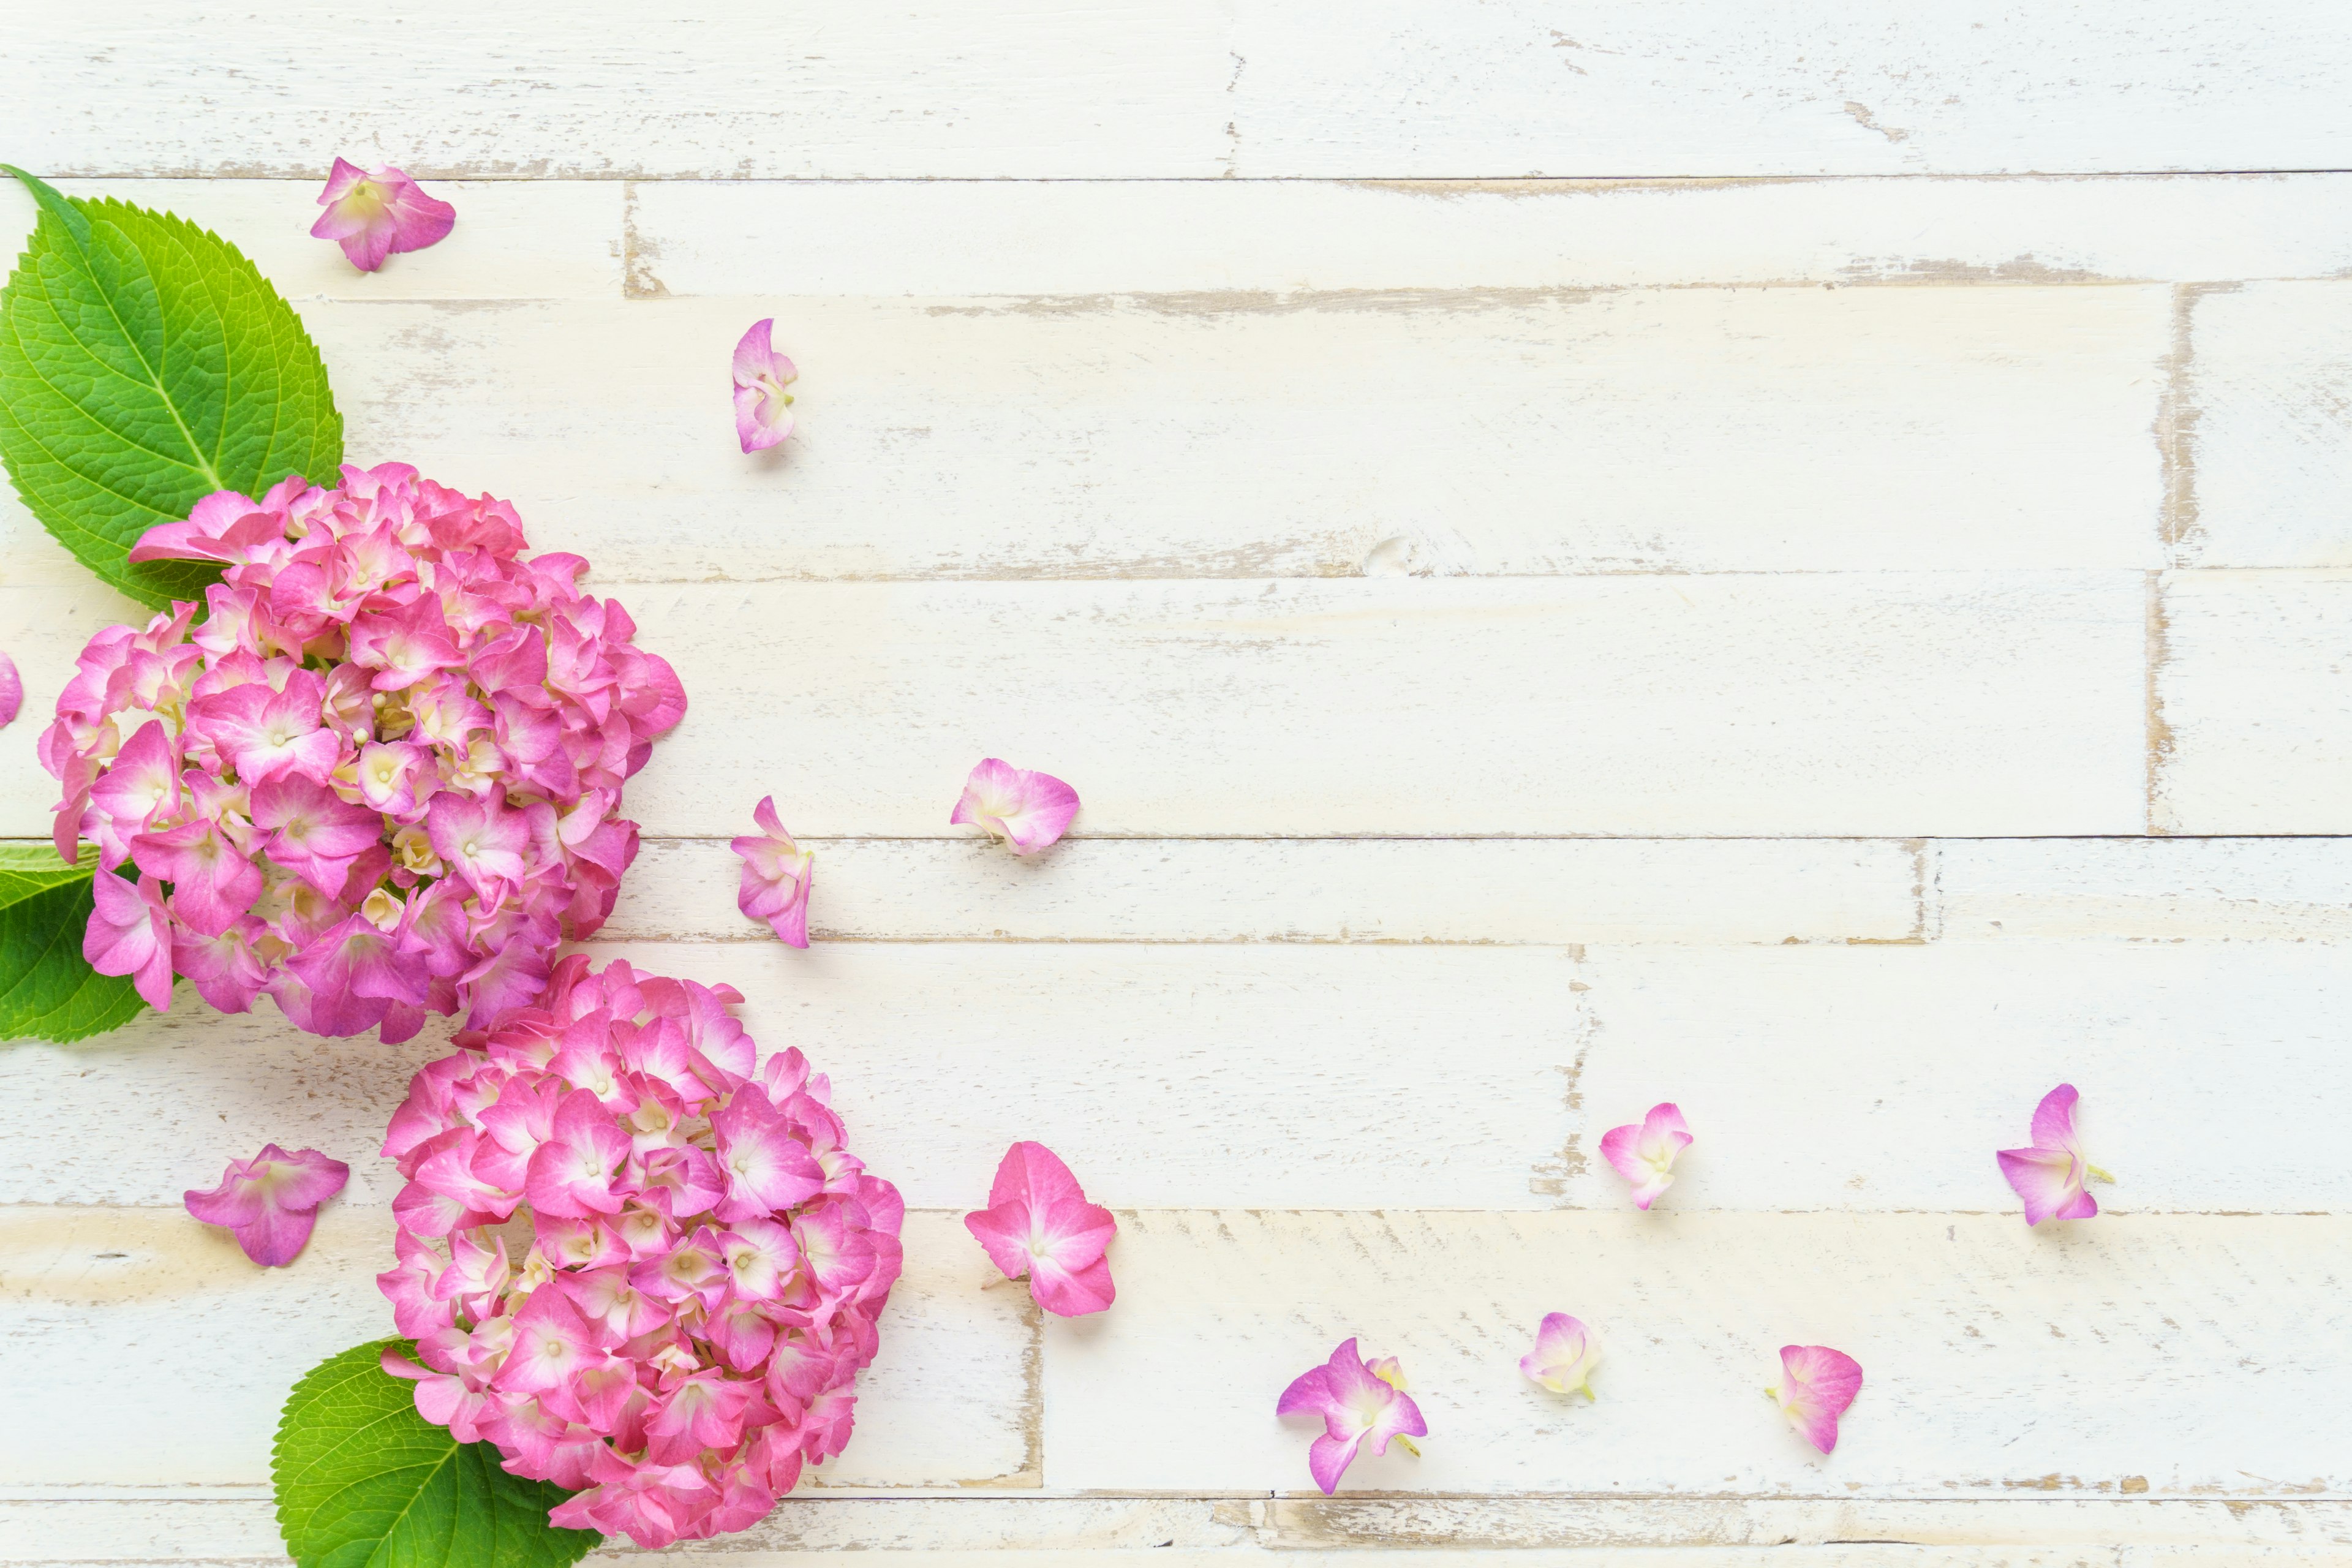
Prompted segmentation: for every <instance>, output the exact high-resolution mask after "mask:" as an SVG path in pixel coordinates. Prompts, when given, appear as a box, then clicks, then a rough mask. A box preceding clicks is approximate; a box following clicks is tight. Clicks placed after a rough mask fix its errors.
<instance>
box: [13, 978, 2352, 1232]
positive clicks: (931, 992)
mask: <svg viewBox="0 0 2352 1568" xmlns="http://www.w3.org/2000/svg"><path fill="white" fill-rule="evenodd" d="M590 951H591V952H592V955H593V957H594V958H596V959H597V961H598V962H603V961H604V960H605V959H607V958H610V957H613V956H625V957H627V958H628V959H629V961H630V962H632V963H635V964H637V965H638V966H640V967H642V968H646V969H650V970H652V971H654V972H656V973H670V974H682V975H686V976H688V977H691V978H694V979H698V980H701V981H704V982H706V983H719V982H724V983H727V984H733V985H735V986H736V987H737V988H738V989H740V991H741V992H742V993H743V994H744V995H745V997H746V1003H745V1005H744V1008H743V1013H742V1016H743V1018H744V1020H745V1023H746V1025H747V1026H748V1027H749V1028H750V1029H751V1032H752V1034H753V1036H754V1037H756V1038H757V1039H758V1040H759V1041H760V1043H761V1046H762V1047H764V1048H766V1049H769V1050H775V1049H779V1048H782V1047H783V1046H784V1045H786V1044H793V1045H797V1046H799V1047H801V1048H802V1049H803V1050H804V1051H806V1052H807V1053H808V1054H809V1056H810V1057H811V1058H812V1059H813V1060H814V1062H815V1064H816V1066H817V1067H818V1068H819V1069H820V1070H823V1071H824V1072H826V1073H828V1074H830V1075H831V1077H832V1078H833V1080H834V1083H835V1104H836V1105H837V1106H838V1107H839V1109H840V1110H841V1112H842V1114H843V1116H844V1118H845V1120H846V1121H847V1122H848V1124H849V1127H850V1131H851V1134H852V1138H853V1142H854V1146H855V1148H856V1150H857V1152H858V1153H859V1155H860V1156H861V1157H862V1158H864V1159H865V1160H866V1161H867V1162H868V1163H869V1164H870V1166H871V1167H872V1168H873V1169H874V1170H876V1171H877V1172H878V1173H881V1174H883V1175H886V1176H887V1177H889V1178H890V1179H891V1180H892V1181H894V1182H896V1183H897V1184H898V1185H899V1186H900V1187H901V1188H902V1189H903V1190H904V1191H905V1193H906V1194H907V1196H908V1200H909V1201H910V1202H912V1203H913V1204H915V1205H917V1206H919V1207H927V1208H939V1209H956V1210H962V1209H967V1208H971V1207H974V1206H978V1205H979V1203H980V1200H981V1198H982V1195H983V1194H985V1193H986V1192H987V1190H988V1183H989V1178H990V1174H991V1173H992V1171H993V1170H994V1169H995V1165H996V1163H997V1160H998V1159H999V1157H1000V1156H1002V1154H1003V1152H1004V1150H1005V1148H1006V1147H1007V1146H1008V1145H1009V1144H1011V1143H1012V1142H1013V1141H1015V1140H1016V1139H1020V1138H1037V1139H1040V1140H1043V1141H1044V1142H1046V1143H1048V1144H1049V1145H1051V1146H1052V1147H1053V1148H1055V1150H1056V1151H1058V1152H1060V1153H1061V1154H1062V1155H1063V1156H1064V1157H1065V1158H1066V1159H1067V1160H1069V1161H1070V1163H1072V1165H1073V1166H1074V1167H1075V1168H1076V1169H1077V1170H1078V1171H1080V1172H1082V1173H1084V1176H1085V1180H1086V1183H1087V1188H1088V1190H1089V1192H1091V1193H1092V1194H1094V1195H1095V1196H1096V1197H1097V1199H1098V1200H1099V1201H1101V1202H1104V1203H1107V1204H1111V1205H1118V1206H1141V1207H1178V1206H1185V1205H1196V1204H1200V1203H1203V1202H1210V1201H1213V1202H1215V1203H1217V1204H1223V1205H1234V1206H1239V1207H1251V1208H1334V1209H1370V1208H1402V1207H1412V1208H1465V1209H1488V1210H1496V1211H1507V1210H1529V1209H1545V1208H1555V1207H1575V1208H1582V1209H1591V1210H1595V1211H1600V1212H1603V1213H1614V1212H1618V1211H1621V1210H1622V1209H1624V1208H1625V1206H1626V1205H1627V1198H1626V1195H1625V1187H1624V1184H1623V1182H1622V1179H1621V1178H1619V1177H1618V1176H1617V1175H1616V1173H1614V1172H1613V1171H1612V1170H1611V1169H1610V1168H1609V1167H1608V1166H1607V1164H1606V1163H1604V1162H1602V1161H1601V1159H1600V1158H1599V1155H1598V1152H1597V1151H1598V1145H1599V1141H1600V1137H1601V1133H1602V1132H1604V1131H1607V1130H1608V1129H1609V1128H1611V1127H1613V1126H1616V1125H1618V1124H1620V1123H1622V1122H1628V1121H1638V1120H1639V1119H1640V1118H1641V1115H1642V1113H1643V1111H1645V1110H1647V1109H1648V1108H1649V1107H1650V1106H1651V1105H1653V1104H1654V1103H1656V1102H1657V1101H1659V1100H1675V1102H1677V1103H1678V1104H1679V1105H1681V1107H1682V1108H1683V1110H1684V1112H1685V1115H1686V1116H1687V1117H1688V1118H1689V1119H1690V1121H1691V1124H1692V1127H1693V1129H1694V1131H1696V1133H1697V1134H1698V1139H1699V1141H1698V1142H1697V1144H1696V1146H1695V1147H1694V1148H1693V1150H1692V1151H1691V1152H1690V1153H1689V1154H1688V1155H1686V1156H1685V1159H1684V1161H1683V1162H1682V1163H1681V1164H1680V1166H1678V1176H1677V1181H1676V1184H1675V1189H1674V1191H1673V1192H1672V1193H1671V1194H1669V1195H1668V1196H1667V1197H1666V1198H1665V1199H1664V1200H1663V1201H1664V1204H1665V1205H1666V1206H1667V1207H1669V1208H1672V1209H1675V1210H1677V1211H1692V1212H1695V1211H1700V1210H1718V1209H1719V1210H1728V1211H1738V1212H1757V1211H1784V1210H1785V1211H1830V1210H1835V1211H1845V1212H1856V1213H1863V1212H1885V1211H1905V1210H1953V1211H1963V1212H1968V1211H1979V1212H1981V1211H1997V1212H2000V1213H2004V1214H2009V1215H2014V1214H2015V1213H2016V1205H2015V1200H2014V1199H2013V1198H2012V1196H2011V1194H2010V1192H2009V1189H2008V1188H2007V1187H2006V1186H2005V1185H2004V1184H2002V1182H2001V1180H2000V1174H1999V1172H1998V1171H1997V1170H1996V1168H1995V1166H1994V1163H1993V1158H1992V1152H1993V1151H1994V1150H1996V1149H2000V1148H2008V1147H2015V1146H2017V1145H2019V1144H2021V1142H2024V1141H2025V1137H2026V1126H2027V1121H2028V1118H2029V1117H2030V1116H2031V1114H2032V1108H2033V1105H2034V1102H2035V1101H2036V1100H2039V1099H2040V1098H2041V1096H2042V1094H2043V1093H2044V1092H2045V1091H2046V1090H2047V1089H2049V1088H2050V1087H2051V1086H2052V1085H2053V1084H2054V1083H2057V1082H2059V1081H2060V1080H2062V1079H2064V1080H2068V1081H2072V1082H2073V1083H2074V1084H2075V1085H2076V1087H2077V1088H2079V1089H2081V1090H2082V1091H2083V1095H2084V1100H2083V1107H2082V1123H2081V1124H2082V1126H2083V1129H2084V1137H2085V1138H2086V1139H2087V1140H2088V1141H2089V1142H2090V1145H2091V1147H2092V1149H2093V1151H2094V1152H2095V1157H2096V1158H2097V1160H2098V1162H2099V1163H2101V1164H2102V1165H2104V1166H2105V1167H2107V1168H2108V1169H2110V1170H2112V1171H2114V1172H2115V1173H2116V1174H2117V1175H2118V1176H2119V1177H2120V1178H2121V1183H2120V1184H2119V1185H2116V1186H2115V1187H2112V1188H2105V1189H2102V1190H2101V1192H2100V1194H2099V1196H2100V1199H2101V1202H2102V1203H2103V1204H2105V1205H2106V1206H2107V1207H2108V1208H2110V1209H2111V1210H2114V1211H2116V1212H2118V1213H2123V1214H2149V1213H2167V1212H2189V1213H2200V1212H2201V1213H2216V1212H2263V1211H2273V1212H2276V1211H2284V1212H2290V1213H2293V1212H2304V1211H2313V1210H2331V1211H2342V1210H2347V1209H2352V1171H2347V1169H2346V1166H2345V1163H2344V1161H2343V1160H2342V1159H2341V1158H2340V1155H2339V1153H2338V1152H2337V1147H2336V1142H2337V1141H2336V1136H2335V1128H2336V1126H2337V1125H2338V1124H2339V1123H2340V1121H2342V1119H2343V1117H2344V1115H2345V1112H2346V1108H2347V1106H2352V1063H2347V1061H2346V1059H2345V1058H2344V1053H2343V1052H2342V1051H2341V1049H2340V1048H2339V1036H2340V1029H2339V1028H2338V1027H2337V1025H2336V1020H2337V1019H2338V1018H2339V1017H2340V1016H2341V1015H2342V1013H2343V1011H2344V1008H2345V1005H2346V1002H2347V992H2352V950H2347V948H2346V947H2344V946H2343V945H2340V944H2337V943H2333V942H2328V943H2315V942H2292V941H2288V942H2186V943H2167V944H2163V945H2149V944H2132V943H2126V942H2032V943H2025V942H1938V943H1930V944H1927V945H1924V946H1922V945H1909V944H1896V945H1879V944H1869V945H1860V946H1796V947H1780V946H1743V947H1715V946H1697V947H1681V946H1673V945H1664V944H1661V945H1655V946H1647V947H1622V948H1620V947H1588V948H1583V949H1580V950H1570V949H1561V948H1550V947H1515V948H1514V947H1462V946H1414V947H1387V946H1370V945H1336V944H1279V945H1248V946H1236V945H1231V944H1225V943H1211V942H1202V943H1192V944H1181V945H1157V944H1125V943H1123V944H1105V945H1066V944H1058V943H961V942H926V943H911V944H898V943H851V944H834V943H820V944H818V945H817V946H816V947H814V948H813V949H812V950H810V951H809V952H806V953H797V952H790V951H788V950H786V949H784V948H782V946H780V945H778V944H776V943H774V942H766V943H762V944H744V943H723V944H703V943H684V942H670V943H632V944H620V945H612V946H608V945H604V944H599V945H598V946H596V947H594V948H593V949H591V950H590ZM975 998H985V999H986V1005H984V1006H982V1005H976V1004H975V1001H974V999H975ZM445 1039H446V1026H441V1025H438V1024H436V1026H435V1028H434V1029H432V1030H429V1031H427V1033H426V1034H425V1036H423V1037H420V1038H419V1039H418V1040H416V1041H414V1042H411V1043H410V1044H408V1045H405V1046H401V1047H381V1046H376V1045H373V1043H337V1044H329V1043H325V1042H320V1041H316V1040H312V1039H309V1038H307V1037H303V1036H301V1035H299V1033H297V1032H296V1031H294V1030H293V1029H291V1028H290V1027H289V1026H286V1025H285V1024H284V1023H283V1021H282V1020H280V1019H279V1018H278V1016H277V1015H276V1013H275V1011H274V1010H273V1009H270V1008H269V1007H268V1006H267V1005H265V1007H264V1008H263V1010H262V1011H260V1012H258V1013H257V1014H254V1015H249V1016H242V1017H238V1018H229V1019H224V1018H220V1017H216V1016H212V1015H210V1014H208V1013H207V1012H206V1011H205V1009H204V1007H203V1006H202V1005H201V1003H200V1002H198V1001H197V1000H196V999H195V998H194V996H193V995H192V994H187V993H186V992H185V990H183V994H182V995H181V996H180V997H179V999H178V1003H177V1005H175V1007H174V1009H173V1013H172V1014H170V1015H167V1016H153V1015H148V1016H142V1018H141V1019H139V1020H138V1021H136V1022H134V1023H133V1024H131V1025H129V1026H125V1027H124V1028H122V1029H121V1030H118V1031H116V1032H115V1033H114V1034H112V1035H110V1036H108V1037H105V1038H104V1039H102V1040H99V1041H94V1042H89V1043H86V1044H83V1045H79V1046H73V1047H53V1046H47V1045H40V1044H33V1043H24V1044H19V1045H16V1046H14V1047H10V1048H9V1050H8V1051H7V1053H6V1054H5V1056H0V1093H5V1095H6V1096H7V1098H8V1099H9V1100H11V1101H12V1102H14V1103H18V1104H27V1105H46V1106H52V1107H56V1108H58V1115H57V1116H55V1117H54V1118H49V1119H45V1120H43V1121H38V1122H35V1123H32V1124H28V1125H27V1126H26V1127H24V1128H22V1129H20V1130H19V1131H17V1133H16V1135H15V1138H14V1141H13V1144H12V1147H13V1149H14V1151H15V1152H16V1159H15V1160H13V1161H12V1162H11V1163H9V1165H8V1166H7V1167H6V1168H5V1170H0V1203H29V1204H61V1203H109V1204H125V1205H155V1206H159V1207H160V1206H163V1205H172V1204H175V1203H177V1202H178V1201H179V1198H180V1195H181V1194H182V1193H183V1192H184V1190H186V1189H187V1188H189V1187H192V1186H205V1185H209V1184H212V1183H213V1182H214V1181H215V1180H217V1179H218V1176H219V1171H220V1166H221V1163H222V1162H223V1161H224V1160H225V1159H226V1154H225V1153H224V1151H237V1152H251V1151H252V1150H254V1149H257V1148H258V1147H260V1145H261V1144H262V1143H263V1142H272V1141H274V1142H279V1143H281V1144H284V1145H285V1146H287V1147H289V1148H299V1147H306V1146H307V1147H314V1148H319V1149H323V1150H325V1151H327V1152H330V1153H331V1154H333V1155H335V1156H336V1157H338V1158H340V1159H343V1160H346V1161H348V1162H349V1163H351V1164H352V1167H353V1173H352V1186H351V1189H350V1197H351V1201H352V1202H353V1203H358V1204H369V1203H372V1204H388V1203H389V1202H390V1201H391V1200H392V1198H393V1196H394V1194H396V1193H397V1191H398V1190H399V1185H400V1184H399V1179H398V1177H397V1175H396V1174H395V1173H394V1172H393V1171H392V1169H391V1167H390V1166H389V1164H388V1163H385V1162H383V1161H381V1160H378V1159H376V1158H374V1157H373V1154H374V1150H375V1148H376V1147H377V1146H378V1144H379V1143H380V1142H381V1140H382V1127H383V1119H384V1117H385V1116H386V1114H387V1113H388V1108H389V1107H391V1106H393V1105H394V1104H396V1103H397V1102H398V1100H399V1098H400V1096H401V1095H402V1093H403V1092H404V1089H405V1087H406V1083H407V1079H408V1077H409V1075H410V1074H411V1073H412V1072H414V1071H415V1068H417V1067H419V1066H421V1065H422V1064H423V1063H424V1062H425V1061H427V1060H430V1059H431V1058H433V1057H435V1056H436V1055H439V1054H441V1053H442V1052H443V1051H444V1050H445V1049H446V1047H445V1045H444V1043H443V1042H444V1040H445ZM2250 1062H2258V1063H2260V1064H2262V1067H2261V1073H2262V1074H2263V1077H2264V1079H2265V1080H2266V1081H2273V1080H2274V1081H2276V1082H2282V1083H2284V1082H2291V1083H2293V1084H2294V1085H2295V1086H2296V1091H2295V1092H2294V1094H2293V1095H2291V1096H2287V1097H2284V1098H2280V1097H2276V1096H2273V1095H2272V1094H2269V1093H2262V1094H2256V1093H2251V1092H2248V1091H2247V1089H2245V1087H2244V1086H2245V1083H2246V1081H2247V1080H2246V1074H2247V1071H2248V1068H2247V1064H2248V1063H2250ZM1922 1106H1932V1107H1933V1108H1934V1113H1933V1115H1931V1116H1924V1117H1923V1116H1922V1114H1921V1112H1920V1107H1922ZM1400 1118H1404V1119H1406V1120H1408V1121H1409V1122H1410V1125H1411V1127H1412V1130H1413V1132H1412V1137H1411V1138H1409V1139H1404V1140H1402V1142H1401V1141H1400V1135H1399V1131H1398V1130H1399V1126H1400ZM94 1122H102V1123H103V1124H104V1125H105V1126H107V1127H109V1128H110V1129H113V1130H115V1131H114V1132H113V1133H112V1134H111V1135H110V1136H109V1137H108V1138H105V1139H102V1140H92V1139H90V1138H89V1137H88V1136H87V1134H86V1131H85V1130H86V1129H87V1128H88V1127H89V1125H91V1124H92V1123H94ZM2257 1147H2258V1148H2262V1149H2263V1150H2264V1151H2265V1153H2264V1154H2263V1157H2262V1158H2261V1159H2259V1160H2251V1159H2248V1158H2247V1157H2246V1153H2245V1151H2246V1150H2248V1149H2249V1148H2257ZM956 1250H957V1251H958V1252H960V1253H961V1252H963V1251H966V1250H968V1249H967V1248H965V1247H963V1245H962V1244H961V1242H958V1243H957V1245H956ZM969 1261H970V1262H971V1263H972V1264H973V1265H974V1266H975V1267H977V1266H978V1261H979V1259H978V1255H977V1254H976V1253H974V1254H971V1257H970V1258H969Z"/></svg>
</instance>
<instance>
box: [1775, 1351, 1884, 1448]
mask: <svg viewBox="0 0 2352 1568" xmlns="http://www.w3.org/2000/svg"><path fill="white" fill-rule="evenodd" d="M1780 1371H1781V1375H1782V1383H1781V1386H1780V1388H1779V1389H1776V1390H1774V1391H1773V1393H1774V1397H1775V1398H1777V1399H1778V1400H1779V1401H1780V1409H1781V1411H1782V1413H1783V1414H1785V1415H1787V1416H1788V1417H1789V1420H1790V1424H1792V1425H1793V1426H1795V1427H1796V1428H1797V1430H1798V1431H1799V1432H1801V1433H1802V1434H1803V1435H1804V1438H1805V1441H1807V1442H1808V1443H1811V1445H1812V1446H1813V1447H1816V1448H1819V1449H1820V1450H1821V1451H1822V1453H1824V1454H1826V1453H1828V1452H1830V1451H1831V1450H1832V1449H1833V1448H1835V1447H1837V1440H1838V1417H1839V1416H1841V1415H1844V1414H1845V1412H1846V1408H1847V1406H1849V1405H1852V1404H1853V1396H1854V1395H1855V1394H1858V1393H1860V1392H1861V1390H1862V1363H1859V1362H1857V1361H1855V1360H1854V1359H1853V1357H1852V1356H1850V1355H1847V1354H1846V1353H1845V1352H1843V1351H1833V1350H1832V1349H1830V1347H1829V1346H1827V1345H1782V1346H1781V1347H1780Z"/></svg>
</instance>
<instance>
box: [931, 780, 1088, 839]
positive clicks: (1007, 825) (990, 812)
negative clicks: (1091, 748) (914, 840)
mask: <svg viewBox="0 0 2352 1568" xmlns="http://www.w3.org/2000/svg"><path fill="white" fill-rule="evenodd" d="M1077 812H1078V792H1077V791H1076V790H1074V789H1072V788H1071V787H1070V786H1069V785H1068V784H1064V783H1063V782H1062V781H1061V780H1060V779H1057V778H1055V776H1054V775H1053V774H1051V773H1031V772H1030V771H1029V770H1028V769H1026V768H1016V767H1014V766H1013V764H1011V763H1004V762H999V761H998V760H997V759H996V758H994V757H988V758H985V759H983V760H982V763H981V764H980V765H979V766H978V767H976V768H974V769H972V770H971V777H970V778H968V779H966V780H964V782H963V798H962V799H961V800H960V801H957V802H956V808H955V810H954V812H953V813H952V814H951V815H950V816H949V817H948V821H950V823H964V822H976V823H978V824H980V826H982V827H985V828H986V829H988V831H989V833H990V834H991V835H992V837H997V838H1001V839H1003V840H1004V842H1006V843H1007V844H1010V845H1012V846H1013V853H1014V854H1015V855H1034V854H1035V853H1037V851H1038V850H1040V849H1043V848H1045V847H1046V846H1047V845H1049V844H1051V843H1053V842H1054V841H1055V839H1057V838H1059V837H1061V836H1062V835H1063V833H1064V832H1066V830H1067V829H1068V828H1069V826H1070V818H1071V817H1073V816H1076V815H1077Z"/></svg>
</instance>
